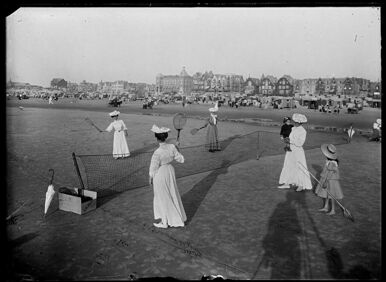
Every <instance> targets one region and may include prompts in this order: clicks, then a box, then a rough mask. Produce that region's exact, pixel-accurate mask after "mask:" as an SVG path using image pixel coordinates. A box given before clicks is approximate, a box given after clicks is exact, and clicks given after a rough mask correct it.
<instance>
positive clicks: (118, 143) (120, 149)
mask: <svg viewBox="0 0 386 282" xmlns="http://www.w3.org/2000/svg"><path fill="white" fill-rule="evenodd" d="M128 156H130V151H129V147H128V146H127V142H126V136H125V132H124V131H123V130H122V131H119V132H118V131H115V132H114V143H113V157H114V158H122V157H128Z"/></svg>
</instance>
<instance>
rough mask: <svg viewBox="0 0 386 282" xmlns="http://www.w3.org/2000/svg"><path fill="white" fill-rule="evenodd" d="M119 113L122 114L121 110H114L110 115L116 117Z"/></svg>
mask: <svg viewBox="0 0 386 282" xmlns="http://www.w3.org/2000/svg"><path fill="white" fill-rule="evenodd" d="M119 114H120V112H118V111H114V112H111V113H109V115H110V116H111V117H115V116H117V115H119Z"/></svg>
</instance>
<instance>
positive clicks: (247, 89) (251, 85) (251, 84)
mask: <svg viewBox="0 0 386 282" xmlns="http://www.w3.org/2000/svg"><path fill="white" fill-rule="evenodd" d="M244 93H245V94H247V95H256V94H258V93H259V79H258V78H252V77H248V78H247V79H246V80H245V83H244Z"/></svg>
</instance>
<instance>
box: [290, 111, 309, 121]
mask: <svg viewBox="0 0 386 282" xmlns="http://www.w3.org/2000/svg"><path fill="white" fill-rule="evenodd" d="M292 120H293V121H294V122H297V123H305V122H307V118H306V116H305V115H302V114H298V113H294V114H293V115H292Z"/></svg>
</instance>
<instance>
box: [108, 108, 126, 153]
mask: <svg viewBox="0 0 386 282" xmlns="http://www.w3.org/2000/svg"><path fill="white" fill-rule="evenodd" d="M119 114H120V112H118V111H113V112H111V113H110V114H109V115H110V117H111V118H113V119H114V121H113V122H111V123H110V125H109V126H108V127H107V128H106V130H105V131H106V132H111V131H112V130H114V143H113V157H114V159H119V158H125V157H128V156H130V151H129V147H128V146H127V142H126V137H128V133H127V127H126V125H125V123H124V122H123V120H118V116H119ZM102 132H103V131H102Z"/></svg>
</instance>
